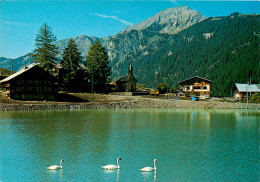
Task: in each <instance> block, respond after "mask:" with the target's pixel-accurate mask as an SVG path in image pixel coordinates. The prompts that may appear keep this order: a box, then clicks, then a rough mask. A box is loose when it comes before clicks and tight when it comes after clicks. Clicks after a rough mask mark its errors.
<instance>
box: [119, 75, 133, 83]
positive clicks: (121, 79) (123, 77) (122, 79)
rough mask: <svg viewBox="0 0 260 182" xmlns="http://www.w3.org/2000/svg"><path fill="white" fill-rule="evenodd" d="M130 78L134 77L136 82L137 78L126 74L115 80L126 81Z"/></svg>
mask: <svg viewBox="0 0 260 182" xmlns="http://www.w3.org/2000/svg"><path fill="white" fill-rule="evenodd" d="M130 79H134V80H135V81H136V82H137V80H136V79H135V77H132V76H129V75H126V76H122V77H121V78H119V79H118V80H117V81H116V83H118V82H128V81H129V80H130Z"/></svg>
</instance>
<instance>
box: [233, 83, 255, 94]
mask: <svg viewBox="0 0 260 182" xmlns="http://www.w3.org/2000/svg"><path fill="white" fill-rule="evenodd" d="M235 85H236V87H237V90H238V91H239V92H260V84H251V85H249V84H246V83H235Z"/></svg>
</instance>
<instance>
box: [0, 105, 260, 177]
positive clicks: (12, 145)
mask: <svg viewBox="0 0 260 182" xmlns="http://www.w3.org/2000/svg"><path fill="white" fill-rule="evenodd" d="M259 121H260V112H259V111H240V110H236V111H235V110H232V111H230V110H228V111H227V110H209V111H203V110H163V109H134V110H133V109H132V110H81V111H33V112H0V140H1V142H0V181H3V182H6V181H123V182H125V181H163V182H164V181H259V179H260V177H259V176H260V160H259V159H260V155H259V147H260V145H259V131H260V130H259V129H260V122H259ZM117 157H121V158H122V160H121V161H120V166H121V169H120V170H119V171H117V170H115V171H106V170H103V169H102V168H101V167H100V166H102V165H106V164H116V158H117ZM155 158H156V159H158V160H159V162H158V163H157V172H156V173H155V172H146V173H143V172H140V171H139V169H140V168H142V167H146V166H151V167H152V166H153V160H154V159H155ZM60 159H63V160H64V162H63V167H64V168H63V169H62V170H57V171H50V170H47V169H46V167H48V166H51V165H54V164H57V165H58V164H59V161H60Z"/></svg>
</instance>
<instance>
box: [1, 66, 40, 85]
mask: <svg viewBox="0 0 260 182" xmlns="http://www.w3.org/2000/svg"><path fill="white" fill-rule="evenodd" d="M35 66H37V64H36V63H33V64H30V65H29V66H26V67H24V68H23V69H21V70H20V71H18V72H16V73H14V74H12V75H10V76H8V77H6V78H5V79H3V80H1V81H0V83H4V82H8V81H10V80H12V79H13V78H15V77H17V76H19V75H21V74H23V73H24V72H26V71H28V70H30V69H32V68H33V67H35Z"/></svg>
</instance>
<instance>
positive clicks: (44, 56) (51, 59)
mask: <svg viewBox="0 0 260 182" xmlns="http://www.w3.org/2000/svg"><path fill="white" fill-rule="evenodd" d="M35 41H36V49H35V50H34V52H33V55H32V56H33V57H34V58H35V59H34V62H36V63H39V66H41V67H42V68H43V69H44V70H46V71H48V72H50V73H51V72H53V68H54V64H55V62H56V61H57V58H56V55H57V54H58V51H57V47H56V46H55V45H54V43H55V41H56V36H55V35H54V34H53V33H52V29H51V27H50V26H48V25H47V24H46V23H44V24H43V25H42V27H41V28H40V30H39V33H38V34H37V35H36V39H35Z"/></svg>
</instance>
